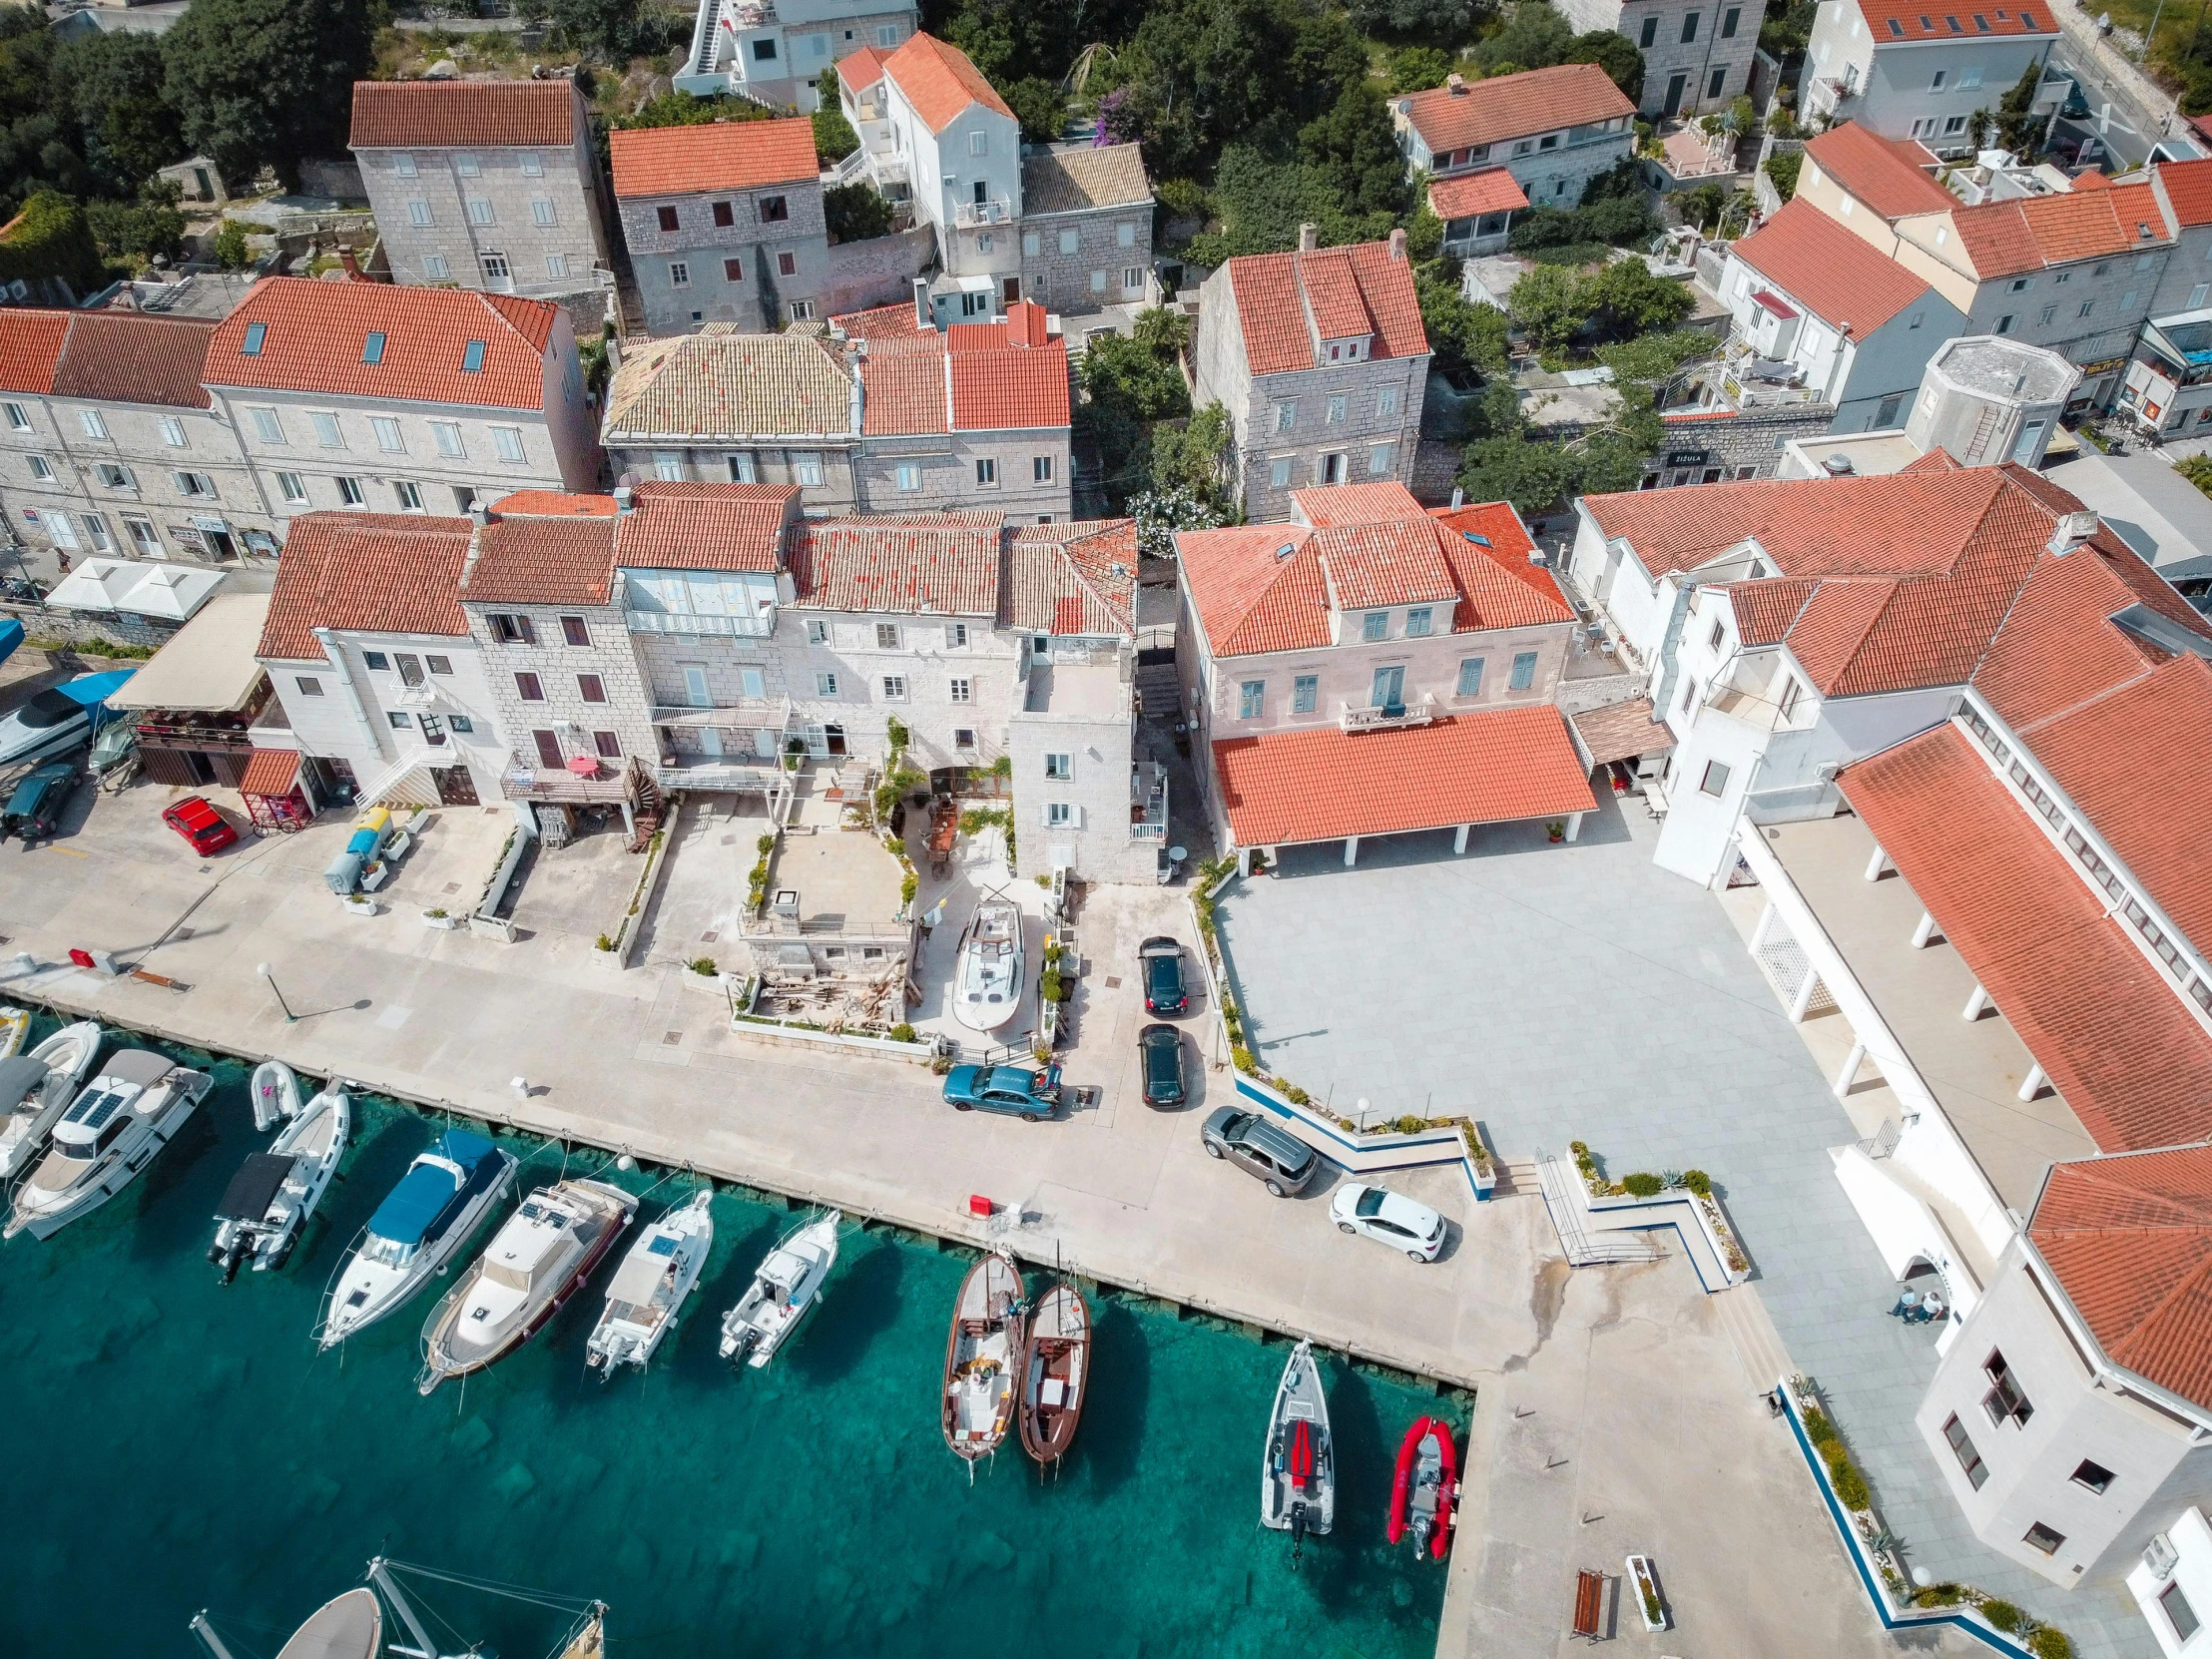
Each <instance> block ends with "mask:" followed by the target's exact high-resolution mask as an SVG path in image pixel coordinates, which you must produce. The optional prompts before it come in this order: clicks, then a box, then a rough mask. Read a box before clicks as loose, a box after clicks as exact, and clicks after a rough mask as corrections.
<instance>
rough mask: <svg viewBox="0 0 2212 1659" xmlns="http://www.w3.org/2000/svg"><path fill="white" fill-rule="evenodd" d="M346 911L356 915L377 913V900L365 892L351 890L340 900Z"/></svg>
mask: <svg viewBox="0 0 2212 1659" xmlns="http://www.w3.org/2000/svg"><path fill="white" fill-rule="evenodd" d="M338 903H339V904H341V905H343V906H344V908H345V910H346V913H347V914H349V915H356V916H372V915H374V914H375V913H376V900H375V899H373V898H371V897H369V896H368V894H367V893H365V892H349V893H347V894H346V895H345V896H344V897H343V898H341V899H339V900H338Z"/></svg>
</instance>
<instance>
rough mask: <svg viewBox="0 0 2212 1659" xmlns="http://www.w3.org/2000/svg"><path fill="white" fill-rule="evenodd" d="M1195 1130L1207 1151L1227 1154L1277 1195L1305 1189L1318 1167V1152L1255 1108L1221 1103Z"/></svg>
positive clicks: (1221, 1156)
mask: <svg viewBox="0 0 2212 1659" xmlns="http://www.w3.org/2000/svg"><path fill="white" fill-rule="evenodd" d="M1198 1134H1199V1139H1200V1140H1201V1141H1202V1142H1203V1143H1204V1144H1205V1147H1206V1150H1207V1152H1208V1153H1209V1154H1211V1155H1212V1156H1214V1157H1216V1158H1227V1159H1228V1160H1229V1161H1230V1162H1231V1163H1233V1164H1235V1165H1237V1166H1238V1167H1239V1168H1240V1169H1243V1170H1245V1171H1246V1172H1247V1173H1249V1174H1250V1175H1252V1176H1253V1177H1255V1178H1256V1179H1258V1180H1259V1181H1261V1182H1263V1183H1265V1184H1266V1186H1267V1189H1268V1191H1269V1192H1271V1193H1273V1194H1275V1196H1276V1197H1277V1198H1284V1197H1287V1196H1289V1195H1290V1194H1292V1193H1296V1192H1303V1191H1305V1189H1306V1185H1307V1183H1308V1182H1310V1181H1312V1180H1313V1179H1314V1172H1315V1171H1316V1170H1318V1169H1320V1168H1321V1154H1320V1153H1318V1152H1316V1151H1315V1150H1314V1149H1313V1148H1312V1147H1310V1146H1308V1145H1307V1144H1306V1143H1305V1142H1304V1141H1302V1140H1300V1139H1299V1138H1298V1137H1297V1136H1295V1135H1292V1134H1289V1133H1288V1132H1286V1131H1284V1130H1281V1129H1278V1128H1276V1126H1275V1125H1274V1124H1272V1123H1270V1122H1268V1120H1267V1119H1266V1118H1263V1117H1262V1116H1260V1114H1259V1113H1257V1112H1247V1111H1243V1110H1241V1109H1239V1108H1238V1107H1235V1106H1224V1107H1223V1108H1222V1109H1221V1110H1220V1111H1218V1112H1216V1113H1214V1115H1213V1116H1211V1117H1209V1118H1208V1119H1207V1120H1206V1123H1205V1127H1203V1128H1202V1129H1200V1130H1199V1132H1198Z"/></svg>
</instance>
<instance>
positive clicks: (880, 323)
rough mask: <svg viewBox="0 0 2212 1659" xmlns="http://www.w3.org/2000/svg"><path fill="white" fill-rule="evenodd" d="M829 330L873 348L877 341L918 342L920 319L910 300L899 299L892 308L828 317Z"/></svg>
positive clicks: (883, 306) (888, 306)
mask: <svg viewBox="0 0 2212 1659" xmlns="http://www.w3.org/2000/svg"><path fill="white" fill-rule="evenodd" d="M830 327H831V328H832V329H834V330H836V331H838V332H840V333H842V334H844V335H845V336H846V337H847V338H849V339H864V340H866V341H868V342H869V343H870V344H871V345H872V344H873V343H874V342H875V341H877V340H888V339H914V338H918V337H919V336H920V334H921V317H920V314H919V313H918V312H917V311H915V309H914V305H913V301H912V300H910V299H902V300H900V301H899V302H898V303H897V304H895V305H877V306H875V307H874V308H873V309H872V310H865V311H846V312H845V313H844V314H843V315H842V316H833V317H831V318H830Z"/></svg>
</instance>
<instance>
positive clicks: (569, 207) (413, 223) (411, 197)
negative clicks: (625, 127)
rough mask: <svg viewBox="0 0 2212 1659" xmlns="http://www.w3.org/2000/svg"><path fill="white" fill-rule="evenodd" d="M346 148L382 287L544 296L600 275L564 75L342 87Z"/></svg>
mask: <svg viewBox="0 0 2212 1659" xmlns="http://www.w3.org/2000/svg"><path fill="white" fill-rule="evenodd" d="M347 142H348V144H349V145H350V147H351V149H352V152H353V159H354V161H355V162H356V163H358V164H359V166H360V170H361V182H362V184H363V186H364V187H365V188H366V190H367V192H368V205H369V208H370V210H371V211H372V212H373V213H374V214H375V216H376V231H377V235H378V237H379V238H380V239H381V241H382V243H383V246H384V254H385V257H386V259H388V260H389V261H390V264H391V272H392V279H393V280H394V281H398V282H406V283H419V284H440V283H451V284H454V285H457V286H459V287H464V288H486V289H489V290H491V291H493V292H496V293H521V294H543V295H551V294H561V293H574V292H576V291H578V290H579V289H583V288H588V287H591V286H594V285H597V284H598V283H599V282H600V281H601V280H602V278H604V279H606V280H608V281H611V280H612V271H611V267H610V266H609V264H608V257H607V230H606V208H605V204H606V192H605V189H604V187H603V185H602V183H601V180H600V175H599V165H598V162H597V160H596V159H595V157H594V156H593V154H592V133H591V115H590V112H589V110H588V109H587V108H586V107H585V104H584V96H583V93H582V92H581V91H579V90H578V88H577V86H576V83H575V82H574V81H573V80H567V79H555V80H546V81H356V82H355V83H354V84H353V123H352V131H351V135H350V137H349V139H348V141H347Z"/></svg>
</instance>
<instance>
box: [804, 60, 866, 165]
mask: <svg viewBox="0 0 2212 1659" xmlns="http://www.w3.org/2000/svg"><path fill="white" fill-rule="evenodd" d="M837 93H838V83H837V72H836V69H835V68H834V67H833V66H832V67H831V68H829V69H826V70H824V71H823V72H822V78H821V79H820V80H818V81H817V82H816V83H815V94H816V96H817V97H818V98H820V99H821V103H820V104H819V105H818V106H817V107H816V110H815V154H816V155H817V156H819V157H821V158H822V164H823V165H824V166H825V167H828V166H830V165H831V164H832V163H835V162H841V161H843V160H844V159H845V157H847V156H849V155H851V154H852V152H853V151H855V150H857V149H859V148H860V135H859V134H858V133H855V132H854V131H853V130H852V123H851V122H849V121H847V120H845V118H844V106H843V105H842V104H840V103H839V102H838V100H837Z"/></svg>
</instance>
